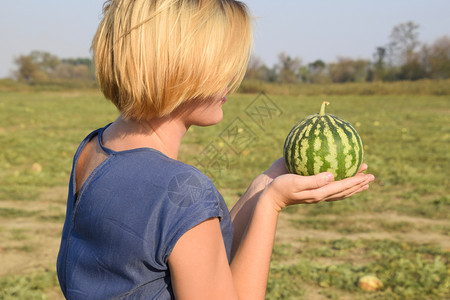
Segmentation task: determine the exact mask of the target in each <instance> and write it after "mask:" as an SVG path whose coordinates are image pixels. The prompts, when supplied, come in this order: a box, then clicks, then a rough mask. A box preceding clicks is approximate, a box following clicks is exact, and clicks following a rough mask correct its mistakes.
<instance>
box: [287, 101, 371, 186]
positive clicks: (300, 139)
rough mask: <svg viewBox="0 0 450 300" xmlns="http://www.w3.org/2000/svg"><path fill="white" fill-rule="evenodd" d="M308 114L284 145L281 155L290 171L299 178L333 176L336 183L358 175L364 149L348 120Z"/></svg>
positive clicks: (321, 111)
mask: <svg viewBox="0 0 450 300" xmlns="http://www.w3.org/2000/svg"><path fill="white" fill-rule="evenodd" d="M328 104H329V103H328V102H323V103H322V107H321V109H320V113H318V114H315V115H311V116H309V117H306V118H304V119H303V120H301V121H300V122H299V123H298V124H297V125H295V126H294V127H293V128H292V129H291V131H290V132H289V134H288V136H287V137H286V141H285V142H284V149H283V156H284V160H285V162H286V166H287V168H288V170H289V172H291V173H294V174H299V175H304V176H308V175H315V174H319V173H322V172H331V173H333V175H334V177H335V180H340V179H344V178H347V177H352V176H354V175H356V174H357V173H358V170H359V169H360V167H361V164H362V161H363V155H364V148H363V144H362V141H361V137H360V136H359V134H358V132H357V131H356V129H355V128H354V127H353V126H352V125H351V124H350V123H349V122H347V121H345V120H343V119H341V118H339V117H336V116H333V115H330V114H326V113H325V106H326V105H328Z"/></svg>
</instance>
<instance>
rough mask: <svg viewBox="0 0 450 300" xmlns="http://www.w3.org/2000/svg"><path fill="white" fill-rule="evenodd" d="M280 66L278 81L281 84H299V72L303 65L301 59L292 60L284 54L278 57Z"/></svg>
mask: <svg viewBox="0 0 450 300" xmlns="http://www.w3.org/2000/svg"><path fill="white" fill-rule="evenodd" d="M278 60H279V64H278V66H277V68H278V70H279V72H278V81H279V82H280V83H295V82H297V75H298V70H299V69H300V66H301V64H302V61H301V59H300V58H298V57H295V58H292V57H290V56H289V55H287V54H286V53H284V52H282V53H280V54H279V55H278Z"/></svg>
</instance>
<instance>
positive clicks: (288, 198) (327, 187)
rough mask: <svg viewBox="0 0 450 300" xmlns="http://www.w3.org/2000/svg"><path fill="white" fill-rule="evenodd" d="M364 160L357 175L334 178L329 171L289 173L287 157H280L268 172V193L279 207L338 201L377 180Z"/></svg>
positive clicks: (275, 206)
mask: <svg viewBox="0 0 450 300" xmlns="http://www.w3.org/2000/svg"><path fill="white" fill-rule="evenodd" d="M365 170H367V165H366V164H363V165H362V166H361V168H360V170H359V172H358V174H356V175H355V176H354V177H351V178H347V179H344V180H340V181H334V176H333V174H331V173H329V172H325V173H321V174H318V175H314V176H301V175H295V174H288V171H287V169H286V166H285V164H284V160H283V159H282V158H281V159H278V160H277V161H275V163H274V164H273V165H272V166H271V167H270V168H269V169H268V170H267V171H266V172H264V174H266V175H267V177H269V178H271V179H272V181H271V183H270V184H268V185H267V187H266V189H265V191H264V193H265V194H267V196H269V197H268V198H270V199H271V200H272V203H273V207H274V209H275V210H276V211H278V212H279V211H281V210H282V209H283V208H285V207H287V206H289V205H294V204H313V203H318V202H322V201H337V200H342V199H345V198H347V197H350V196H352V195H354V194H356V193H359V192H362V191H364V190H366V189H367V188H368V187H369V183H370V182H372V181H373V180H374V176H373V175H371V174H367V175H366V174H364V173H363V172H364V171H365Z"/></svg>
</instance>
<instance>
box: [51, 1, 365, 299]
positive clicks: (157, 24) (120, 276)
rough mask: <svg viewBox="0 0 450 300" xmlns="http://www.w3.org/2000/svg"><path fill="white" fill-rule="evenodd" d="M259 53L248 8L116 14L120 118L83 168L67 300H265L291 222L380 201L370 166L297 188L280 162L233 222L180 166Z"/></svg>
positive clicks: (137, 8) (109, 76) (99, 57)
mask: <svg viewBox="0 0 450 300" xmlns="http://www.w3.org/2000/svg"><path fill="white" fill-rule="evenodd" d="M250 48H251V25H250V18H249V15H248V12H247V8H246V6H245V5H244V4H243V3H241V2H239V1H234V0H152V1H150V0H134V1H126V0H110V1H107V2H106V3H105V5H104V17H103V19H102V21H101V23H100V25H99V28H98V31H97V33H96V35H95V38H94V40H93V45H92V49H93V52H94V58H95V63H96V69H97V77H98V80H99V83H100V86H101V89H102V91H103V93H104V95H105V97H106V98H108V99H109V100H111V102H113V104H115V105H116V107H117V108H118V110H119V111H120V117H119V118H118V119H117V120H116V121H114V122H113V123H111V124H110V125H107V126H106V127H104V128H101V129H98V130H95V131H94V132H92V133H91V134H89V135H88V136H87V137H86V138H85V139H84V141H83V142H82V143H81V144H80V147H79V148H78V151H77V153H76V154H75V157H74V163H73V169H72V175H71V180H70V184H69V197H68V206H67V215H66V221H65V224H64V230H63V235H62V242H61V248H60V252H59V255H58V262H57V267H58V277H59V281H60V285H61V288H62V291H63V293H64V295H65V296H66V297H67V298H69V299H172V298H176V299H238V298H239V299H263V298H264V294H265V289H266V284H267V277H268V272H269V264H270V256H271V252H272V247H273V243H274V236H275V229H276V222H277V218H278V214H279V212H280V211H281V210H282V209H283V208H285V207H286V206H289V205H293V204H302V203H317V202H321V201H333V200H340V199H344V198H346V197H348V196H351V195H353V194H355V193H357V192H361V191H363V190H365V189H367V188H368V184H369V182H370V181H372V180H373V176H372V175H364V174H363V173H362V172H363V171H364V170H365V169H366V168H367V166H366V165H364V166H363V167H362V169H361V172H360V173H359V174H358V175H357V176H355V177H353V178H349V179H345V180H342V181H337V182H334V181H333V175H332V174H330V173H322V174H319V175H316V176H309V177H303V176H298V175H292V174H287V170H286V168H285V166H284V163H283V161H282V160H281V159H279V160H277V161H276V162H275V163H274V164H273V165H272V166H271V167H270V168H269V169H268V170H267V171H266V172H265V173H264V174H261V175H259V176H258V177H256V179H254V180H253V182H252V183H251V184H250V186H249V188H248V190H247V191H246V193H245V194H244V195H243V196H242V198H241V199H240V200H239V201H238V202H237V203H236V205H235V206H234V207H233V209H232V210H231V212H229V211H228V209H227V207H226V205H225V203H224V201H223V198H222V197H221V196H220V194H219V192H218V191H217V189H216V188H215V186H214V184H213V183H212V182H211V181H210V180H209V179H208V178H207V177H206V176H204V175H203V174H202V173H201V172H200V171H198V170H197V169H196V168H194V167H192V166H189V165H186V164H184V163H182V162H179V161H177V155H178V150H179V146H180V143H181V140H182V138H183V136H184V134H185V133H186V132H187V130H188V129H189V127H190V126H192V125H197V126H209V125H214V124H217V123H219V122H220V121H221V120H222V114H223V112H222V105H223V104H224V103H225V97H226V95H227V94H228V93H229V92H232V91H234V90H236V88H237V87H238V86H239V84H240V82H241V81H242V78H243V76H244V73H245V68H246V65H247V62H248V58H249V53H250ZM233 228H234V229H233ZM233 230H234V231H233Z"/></svg>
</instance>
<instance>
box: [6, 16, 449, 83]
mask: <svg viewBox="0 0 450 300" xmlns="http://www.w3.org/2000/svg"><path fill="white" fill-rule="evenodd" d="M418 29H419V25H417V24H415V23H414V22H406V23H401V24H399V25H397V26H395V27H394V28H393V29H392V32H391V34H390V36H389V41H388V43H387V44H386V45H382V46H379V47H376V49H375V51H374V54H373V59H372V60H366V59H353V58H350V57H338V58H337V61H336V62H331V63H326V62H324V61H323V60H321V59H318V60H316V61H314V62H311V63H307V64H303V62H302V60H301V59H300V58H299V57H291V56H289V55H287V54H286V53H280V54H279V55H278V63H276V64H275V65H274V66H273V67H268V66H266V64H265V63H264V62H263V61H262V60H261V59H260V58H258V57H256V56H253V57H252V58H251V60H250V63H249V66H248V70H247V74H246V79H249V80H258V81H265V82H274V83H282V84H285V83H288V84H295V83H343V82H371V81H398V80H419V79H426V78H428V79H448V78H450V38H449V37H448V36H443V37H441V38H438V39H437V40H435V41H434V42H433V43H432V44H431V45H427V44H422V43H420V41H419V34H418ZM14 62H15V65H16V67H17V69H16V70H15V72H14V77H15V79H16V80H18V81H20V82H24V83H27V84H45V83H61V82H68V81H81V82H88V81H89V82H95V70H94V65H93V62H92V59H90V58H63V59H61V58H58V57H57V56H55V55H53V54H51V53H48V52H42V51H33V52H31V53H30V54H29V55H21V56H19V57H17V58H16V59H15V61H14Z"/></svg>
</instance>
